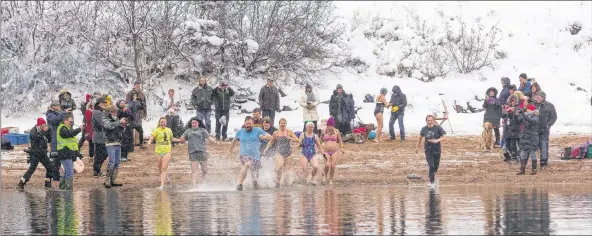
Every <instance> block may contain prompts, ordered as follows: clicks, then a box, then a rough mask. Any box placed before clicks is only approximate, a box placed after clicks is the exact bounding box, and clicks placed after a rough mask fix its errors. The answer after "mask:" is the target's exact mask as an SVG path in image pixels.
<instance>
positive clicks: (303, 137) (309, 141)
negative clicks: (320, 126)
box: [275, 122, 325, 188]
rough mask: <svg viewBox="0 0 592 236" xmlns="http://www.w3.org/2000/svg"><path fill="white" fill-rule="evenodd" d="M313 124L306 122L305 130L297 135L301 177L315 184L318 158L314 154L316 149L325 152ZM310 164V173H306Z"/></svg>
mask: <svg viewBox="0 0 592 236" xmlns="http://www.w3.org/2000/svg"><path fill="white" fill-rule="evenodd" d="M314 127H315V125H314V124H313V123H312V122H308V123H306V130H305V131H304V133H302V134H300V137H298V142H300V143H301V144H302V156H300V166H301V167H302V173H303V179H307V182H308V183H310V184H312V185H316V184H317V180H316V174H317V171H318V169H319V160H318V158H317V155H316V149H319V150H320V151H321V153H325V151H324V150H323V145H321V142H320V138H319V136H318V135H316V134H315V133H314ZM309 163H310V165H311V166H312V173H311V175H310V176H309V175H308V164H309ZM275 187H276V188H279V187H280V178H279V177H278V181H277V183H276V186H275Z"/></svg>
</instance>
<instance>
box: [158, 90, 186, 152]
mask: <svg viewBox="0 0 592 236" xmlns="http://www.w3.org/2000/svg"><path fill="white" fill-rule="evenodd" d="M180 101H181V100H180V99H179V97H178V96H176V95H175V90H174V89H169V94H168V96H166V97H165V98H164V99H163V101H162V107H163V110H164V112H165V114H166V115H165V118H166V119H167V127H168V128H169V129H171V130H172V131H173V137H175V138H179V137H181V134H182V133H181V131H180V130H181V127H179V120H180V118H179V110H180V107H181V104H180ZM172 145H173V147H174V146H175V145H176V143H172Z"/></svg>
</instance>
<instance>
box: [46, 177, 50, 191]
mask: <svg viewBox="0 0 592 236" xmlns="http://www.w3.org/2000/svg"><path fill="white" fill-rule="evenodd" d="M45 188H48V189H51V179H46V180H45Z"/></svg>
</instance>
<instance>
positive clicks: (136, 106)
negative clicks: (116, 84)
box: [125, 80, 148, 149]
mask: <svg viewBox="0 0 592 236" xmlns="http://www.w3.org/2000/svg"><path fill="white" fill-rule="evenodd" d="M141 85H142V82H140V81H139V80H136V82H134V89H132V90H131V91H129V92H128V93H127V95H126V96H125V102H126V103H127V104H128V105H129V106H130V109H131V110H132V114H133V115H134V122H135V124H134V129H135V130H136V131H137V132H138V133H139V134H140V138H139V139H140V140H139V143H140V144H139V146H140V149H145V148H146V147H145V146H144V129H143V128H142V120H144V118H146V115H147V114H148V113H147V111H148V107H147V106H146V95H144V92H143V91H142V88H141V87H140V86H141Z"/></svg>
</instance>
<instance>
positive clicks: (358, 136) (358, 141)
mask: <svg viewBox="0 0 592 236" xmlns="http://www.w3.org/2000/svg"><path fill="white" fill-rule="evenodd" d="M354 143H356V144H363V143H364V136H363V135H362V134H360V133H357V134H354Z"/></svg>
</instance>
